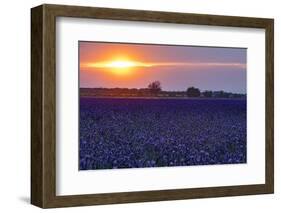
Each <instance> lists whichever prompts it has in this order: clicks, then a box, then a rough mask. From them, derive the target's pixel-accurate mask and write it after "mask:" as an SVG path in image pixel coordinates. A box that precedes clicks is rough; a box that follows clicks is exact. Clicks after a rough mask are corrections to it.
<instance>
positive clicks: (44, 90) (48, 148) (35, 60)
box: [31, 5, 274, 208]
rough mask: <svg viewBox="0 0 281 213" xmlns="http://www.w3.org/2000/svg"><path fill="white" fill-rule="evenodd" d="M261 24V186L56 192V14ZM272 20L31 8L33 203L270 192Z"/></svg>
mask: <svg viewBox="0 0 281 213" xmlns="http://www.w3.org/2000/svg"><path fill="white" fill-rule="evenodd" d="M59 16H63V17H77V18H95V19H111V20H127V21H145V22H159V23H160V22H162V23H177V24H196V25H213V26H231V27H247V28H262V29H265V32H266V38H265V39H266V58H265V60H266V73H265V75H266V120H265V122H266V137H265V142H266V150H265V152H266V167H265V171H266V177H265V180H266V181H265V184H258V185H243V186H242V185H241V186H222V187H208V188H194V189H171V190H159V191H141V192H122V193H105V194H90V195H69V196H57V195H56V137H55V135H56V83H55V82H56V68H55V64H56V41H55V37H56V17H59ZM273 30H274V20H273V19H264V18H248V17H233V16H216V15H199V14H185V13H170V12H155V11H140V10H125V9H109V8H93V7H78V6H63V5H41V6H38V7H35V8H32V9H31V114H32V116H31V203H32V204H34V205H36V206H39V207H42V208H52V207H66V206H82V205H99V204H113V203H131V202H146V201H161V200H178V199H189V198H206V197H218V196H237V195H252V194H267V193H273V192H274V143H273V141H274V138H273V136H274V134H273V133H274V120H273V119H274V118H273V116H274V73H273V72H274V71H273V69H274V67H273V66H274V32H273Z"/></svg>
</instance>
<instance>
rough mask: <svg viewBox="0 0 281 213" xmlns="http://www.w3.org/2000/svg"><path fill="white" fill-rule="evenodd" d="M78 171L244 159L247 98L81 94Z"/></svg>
mask: <svg viewBox="0 0 281 213" xmlns="http://www.w3.org/2000/svg"><path fill="white" fill-rule="evenodd" d="M79 146H80V152H79V165H80V167H79V168H80V170H89V169H112V168H143V167H163V166H187V165H210V164H235V163H246V100H245V99H243V100H237V99H236V100H235V99H233V100H231V99H226V100H218V99H214V100H204V99H203V100H196V99H194V100H192V99H128V98H127V99H126V98H85V97H84V98H82V97H81V98H80V145H79Z"/></svg>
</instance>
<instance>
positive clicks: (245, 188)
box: [31, 5, 274, 208]
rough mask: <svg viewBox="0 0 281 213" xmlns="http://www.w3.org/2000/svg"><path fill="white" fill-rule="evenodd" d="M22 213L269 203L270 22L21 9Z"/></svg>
mask: <svg viewBox="0 0 281 213" xmlns="http://www.w3.org/2000/svg"><path fill="white" fill-rule="evenodd" d="M31 26H32V29H31V45H32V46H31V78H32V79H31V84H32V85H31V87H32V89H31V96H32V98H31V110H32V118H31V123H32V126H31V129H32V130H31V139H32V140H31V203H32V204H34V205H36V206H39V207H42V208H53V207H66V206H80V205H98V204H114V203H130V202H146V201H161V200H177V199H189V198H207V197H219V196H237V195H253V194H268V193H273V191H274V147H273V141H274V139H273V131H274V118H273V116H274V114H273V113H274V99H273V97H274V95H273V93H274V84H273V83H274V80H273V79H274V78H273V77H274V75H273V69H274V68H273V67H274V43H273V41H274V40H273V37H274V36H273V34H274V33H273V28H274V24H273V19H265V18H249V17H233V16H215V15H199V14H186V13H170V12H156V11H139V10H125V9H110V8H93V7H78V6H65V5H41V6H38V7H35V8H32V9H31Z"/></svg>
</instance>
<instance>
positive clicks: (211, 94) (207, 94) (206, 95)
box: [202, 90, 213, 98]
mask: <svg viewBox="0 0 281 213" xmlns="http://www.w3.org/2000/svg"><path fill="white" fill-rule="evenodd" d="M202 94H203V96H204V97H206V98H210V97H212V96H213V92H212V91H208V90H206V91H204V92H202Z"/></svg>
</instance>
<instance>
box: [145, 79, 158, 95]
mask: <svg viewBox="0 0 281 213" xmlns="http://www.w3.org/2000/svg"><path fill="white" fill-rule="evenodd" d="M148 89H149V90H150V92H151V93H153V94H157V93H158V92H160V91H161V83H160V82H159V81H153V82H151V83H150V84H149V85H148Z"/></svg>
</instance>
